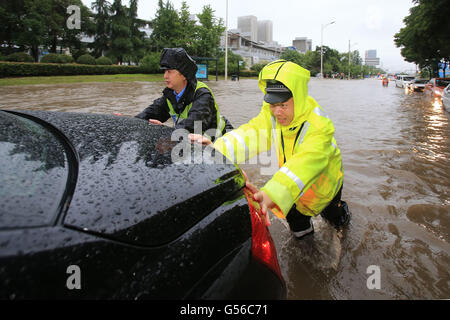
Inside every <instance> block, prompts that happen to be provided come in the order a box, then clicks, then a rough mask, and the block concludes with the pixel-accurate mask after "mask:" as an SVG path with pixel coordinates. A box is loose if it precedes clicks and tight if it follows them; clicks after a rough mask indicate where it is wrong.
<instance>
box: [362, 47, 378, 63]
mask: <svg viewBox="0 0 450 320" xmlns="http://www.w3.org/2000/svg"><path fill="white" fill-rule="evenodd" d="M364 63H365V65H366V66H373V67H376V66H378V65H380V58H377V50H373V49H372V50H366V56H365V62H364Z"/></svg>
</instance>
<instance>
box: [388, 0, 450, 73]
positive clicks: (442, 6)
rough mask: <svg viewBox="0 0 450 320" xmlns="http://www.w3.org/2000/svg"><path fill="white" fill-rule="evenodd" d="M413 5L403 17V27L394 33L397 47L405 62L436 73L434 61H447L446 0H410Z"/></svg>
mask: <svg viewBox="0 0 450 320" xmlns="http://www.w3.org/2000/svg"><path fill="white" fill-rule="evenodd" d="M413 2H414V4H415V6H414V7H412V8H411V9H410V10H409V13H410V14H409V15H408V16H407V17H405V18H404V19H403V22H404V23H405V27H404V28H401V29H400V31H399V32H398V33H396V34H395V35H394V41H395V44H396V45H397V47H399V48H401V54H402V56H403V57H404V58H405V60H406V61H408V62H414V63H416V64H418V65H419V66H420V67H421V68H426V67H428V68H431V69H432V73H433V74H435V75H436V74H437V72H438V68H437V64H438V62H446V63H448V62H449V61H450V41H448V39H449V34H450V24H449V23H445V21H448V17H449V16H450V6H449V5H448V1H447V0H413Z"/></svg>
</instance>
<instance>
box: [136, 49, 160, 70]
mask: <svg viewBox="0 0 450 320" xmlns="http://www.w3.org/2000/svg"><path fill="white" fill-rule="evenodd" d="M160 58H161V54H160V53H159V52H150V53H149V54H147V55H146V56H145V57H143V58H142V59H141V61H140V62H139V66H140V67H142V68H144V69H145V70H146V72H148V73H157V72H160V67H159V60H160Z"/></svg>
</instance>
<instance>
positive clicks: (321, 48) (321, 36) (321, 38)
mask: <svg viewBox="0 0 450 320" xmlns="http://www.w3.org/2000/svg"><path fill="white" fill-rule="evenodd" d="M333 23H335V21H331V22H330V23H327V24H325V25H323V24H322V26H321V30H320V76H321V78H322V79H323V29H325V28H326V27H327V26H329V25H330V24H333Z"/></svg>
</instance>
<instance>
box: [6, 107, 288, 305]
mask: <svg viewBox="0 0 450 320" xmlns="http://www.w3.org/2000/svg"><path fill="white" fill-rule="evenodd" d="M173 133H174V130H173V129H172V128H168V127H165V126H158V125H152V124H149V123H148V122H147V121H143V120H140V119H136V118H129V117H117V116H113V115H101V114H83V113H66V112H44V111H11V110H9V111H0V162H1V165H0V180H1V181H2V184H1V185H0V198H1V199H0V201H1V203H2V206H1V208H0V221H1V223H0V266H1V268H0V298H1V299H55V298H56V299H72V298H73V299H130V300H131V299H284V298H286V285H285V282H284V280H283V277H282V274H281V271H280V267H279V264H278V258H277V253H276V249H275V245H274V242H273V240H272V238H271V235H270V232H269V230H268V228H267V226H266V224H265V223H264V222H263V219H261V217H260V216H259V215H258V214H259V213H258V211H255V210H252V208H253V207H252V206H251V204H249V199H248V198H247V196H246V194H245V193H244V185H245V180H244V176H243V174H242V172H241V171H240V169H238V168H237V167H236V166H234V165H233V164H227V163H225V161H224V162H221V163H218V162H220V161H217V159H219V160H220V159H224V157H223V155H221V154H219V155H214V150H213V152H212V153H211V158H209V160H211V161H200V162H198V161H193V160H192V159H194V160H195V159H196V158H195V156H196V155H197V152H199V151H198V150H196V149H195V148H191V147H192V146H191V145H190V144H188V143H187V142H183V141H181V142H180V141H178V139H175V141H174V140H173V138H172V135H173ZM186 145H188V148H187V149H186ZM181 147H182V148H181ZM186 150H188V151H189V150H190V151H191V152H186ZM204 150H205V148H204V149H203V150H202V148H201V147H200V152H204ZM192 155H194V158H189V157H188V156H192ZM213 155H214V157H213ZM177 156H179V157H178V158H177ZM203 156H205V155H204V154H203ZM174 159H179V160H174Z"/></svg>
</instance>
